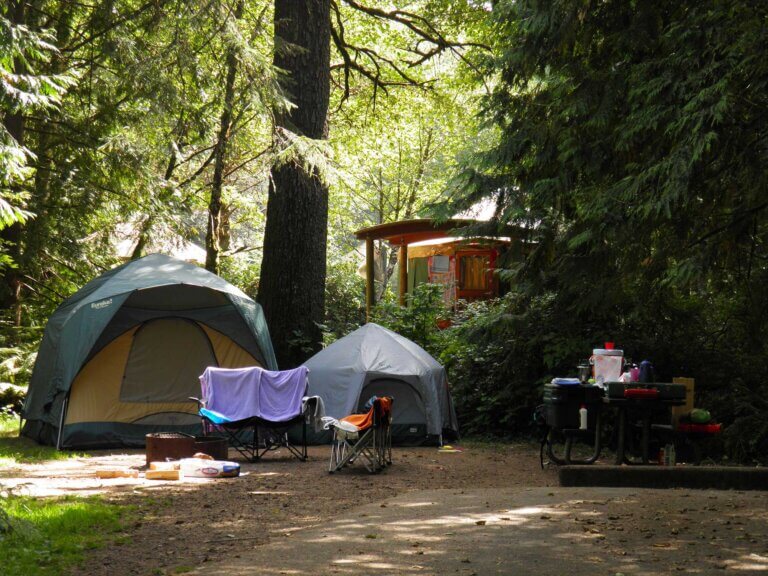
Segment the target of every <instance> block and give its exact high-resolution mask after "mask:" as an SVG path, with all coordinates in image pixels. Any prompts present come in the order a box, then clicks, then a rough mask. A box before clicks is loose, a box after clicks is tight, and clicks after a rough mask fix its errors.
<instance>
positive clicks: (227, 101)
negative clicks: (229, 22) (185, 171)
mask: <svg viewBox="0 0 768 576" xmlns="http://www.w3.org/2000/svg"><path fill="white" fill-rule="evenodd" d="M234 17H235V21H238V20H240V18H242V17H243V0H239V1H238V3H237V6H235V14H234ZM236 77H237V51H236V50H235V47H234V46H230V47H229V49H228V50H227V78H226V81H225V86H224V109H223V110H222V111H221V121H220V125H219V137H218V140H217V141H216V151H215V158H214V165H213V184H212V185H211V200H210V202H209V203H208V230H207V233H206V235H205V268H206V270H209V271H210V272H213V273H214V274H218V273H219V267H220V260H219V255H220V253H221V250H222V247H221V239H222V238H221V236H222V219H221V212H222V204H221V189H222V186H223V185H224V163H225V161H226V158H227V145H228V144H229V137H230V130H231V128H232V107H233V105H234V101H235V78H236Z"/></svg>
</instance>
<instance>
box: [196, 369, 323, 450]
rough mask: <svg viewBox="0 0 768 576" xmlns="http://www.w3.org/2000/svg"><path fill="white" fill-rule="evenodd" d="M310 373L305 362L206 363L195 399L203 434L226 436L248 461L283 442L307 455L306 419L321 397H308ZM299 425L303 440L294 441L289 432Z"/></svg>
mask: <svg viewBox="0 0 768 576" xmlns="http://www.w3.org/2000/svg"><path fill="white" fill-rule="evenodd" d="M306 375H307V369H306V368H303V367H300V368H296V369H294V370H284V371H281V372H270V371H267V370H262V369H261V368H258V367H252V368H246V369H234V370H227V369H222V368H207V369H206V371H205V372H204V373H203V375H202V376H201V377H200V382H201V387H202V391H203V393H202V398H199V399H198V398H192V399H193V400H195V401H197V402H198V413H199V415H200V417H201V419H202V423H203V435H206V436H207V435H210V434H223V435H225V436H226V437H227V438H228V439H229V443H230V445H231V446H232V447H233V448H235V449H236V450H237V451H238V452H240V454H241V455H242V456H243V457H244V458H245V459H247V460H248V461H250V462H255V461H257V460H259V459H261V458H262V457H263V456H264V455H265V454H266V453H267V452H270V451H272V450H277V449H278V448H283V447H284V448H286V449H287V450H288V451H289V452H290V453H291V454H292V455H294V456H295V457H296V458H298V459H299V460H302V461H304V460H306V459H307V419H308V416H309V415H310V414H312V413H313V411H314V406H313V402H316V401H317V400H316V398H306V397H305V396H304V394H305V393H306V389H307V377H306ZM281 395H282V397H283V399H287V402H283V401H282V399H281V398H280V396H281ZM276 396H277V397H276ZM297 425H300V426H301V443H299V444H297V443H295V442H291V439H290V438H289V435H288V431H289V430H290V429H291V428H293V427H294V426H297Z"/></svg>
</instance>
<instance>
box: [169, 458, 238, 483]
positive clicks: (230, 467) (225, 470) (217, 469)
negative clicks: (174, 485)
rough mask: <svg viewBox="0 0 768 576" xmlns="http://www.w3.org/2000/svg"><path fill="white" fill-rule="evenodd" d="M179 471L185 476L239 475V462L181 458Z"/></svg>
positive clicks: (217, 476) (214, 476)
mask: <svg viewBox="0 0 768 576" xmlns="http://www.w3.org/2000/svg"><path fill="white" fill-rule="evenodd" d="M180 462H181V473H182V474H183V475H184V476H185V477H187V478H232V477H234V476H239V475H240V464H238V463H237V462H227V461H226V460H205V459H202V458H182V459H181V461H180Z"/></svg>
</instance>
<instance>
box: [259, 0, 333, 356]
mask: <svg viewBox="0 0 768 576" xmlns="http://www.w3.org/2000/svg"><path fill="white" fill-rule="evenodd" d="M330 20H331V18H330V0H275V22H274V25H275V33H274V34H275V56H274V63H275V66H276V67H277V68H279V69H281V70H283V71H285V73H286V78H285V80H284V82H283V87H284V89H285V90H286V92H288V93H289V94H290V96H291V98H290V99H291V101H292V102H293V103H294V104H295V108H292V109H291V110H290V112H289V113H286V114H281V115H278V117H277V124H278V127H279V128H285V129H288V130H291V131H293V132H296V133H298V134H300V135H302V136H306V137H309V138H315V139H324V138H327V136H328V127H327V124H326V116H327V114H328V97H329V93H330V41H331V21H330ZM271 176H272V178H271V182H270V187H269V200H268V202H267V223H266V230H265V233H264V260H263V262H262V265H261V278H260V282H259V302H261V304H262V306H263V307H264V313H265V316H266V319H267V323H268V325H269V330H270V334H271V336H272V341H273V343H274V345H275V353H276V354H277V360H278V363H279V364H280V365H281V366H282V367H291V366H296V365H298V364H300V363H301V362H303V361H304V360H305V359H306V358H307V356H308V355H310V354H311V353H312V352H313V351H315V350H317V349H319V348H320V341H321V337H322V335H321V332H320V328H319V326H318V324H321V323H322V322H323V320H324V315H325V274H326V238H327V233H328V188H327V187H326V185H325V184H324V183H323V182H322V180H321V179H320V177H319V175H318V173H317V171H307V170H306V169H305V167H304V166H303V165H302V162H301V161H291V162H288V163H286V164H282V165H279V166H274V167H273V168H272V174H271Z"/></svg>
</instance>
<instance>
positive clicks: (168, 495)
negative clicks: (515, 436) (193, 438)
mask: <svg viewBox="0 0 768 576" xmlns="http://www.w3.org/2000/svg"><path fill="white" fill-rule="evenodd" d="M463 448H464V450H463V452H461V453H444V452H440V451H438V450H437V449H436V448H395V449H394V451H393V459H394V464H393V466H391V467H390V468H388V469H387V470H385V471H384V472H383V473H381V474H376V475H371V474H368V472H367V471H365V469H364V468H363V467H362V466H360V465H355V466H353V467H351V468H348V469H346V470H345V471H343V472H341V473H337V474H333V475H330V474H328V472H327V464H328V457H329V452H330V448H329V447H328V446H317V447H311V448H310V458H309V460H308V461H307V462H299V461H297V460H296V459H293V458H289V457H288V454H287V453H285V452H284V451H283V452H282V453H280V452H278V453H272V454H270V455H268V456H267V457H266V458H265V459H264V460H262V461H261V462H259V463H255V464H249V463H242V467H243V468H242V469H243V474H242V476H240V477H239V478H232V479H221V480H209V479H187V480H185V481H183V482H169V481H151V480H146V479H144V478H138V479H110V480H100V479H97V478H96V477H95V475H94V472H95V470H97V469H100V468H101V469H103V468H115V467H123V468H134V469H137V470H139V469H143V467H144V464H145V461H144V454H143V452H140V451H134V452H132V453H118V452H106V451H105V452H97V453H94V454H93V455H92V457H88V458H74V459H70V460H64V461H56V462H45V463H42V464H36V465H24V466H21V467H19V468H16V469H12V470H8V469H6V470H3V471H2V474H0V476H1V478H0V480H2V482H3V484H4V485H10V486H13V487H14V489H15V490H16V491H17V492H26V493H28V494H31V495H39V496H55V495H64V494H78V495H89V494H102V495H104V496H105V497H106V498H107V499H108V501H110V502H113V503H115V504H116V505H127V506H130V508H129V512H128V514H127V516H126V518H127V522H126V523H125V527H124V532H123V533H121V534H118V535H116V537H115V539H114V541H113V543H112V544H111V545H109V546H107V547H105V548H102V549H99V550H94V551H90V552H89V553H88V556H87V558H86V561H85V563H84V565H83V566H80V567H78V568H76V569H75V570H74V571H73V573H74V574H77V575H100V576H101V575H103V576H107V575H108V576H123V575H141V576H144V575H147V576H150V575H154V576H162V575H173V574H183V573H186V572H191V571H194V572H195V573H196V574H203V573H205V574H222V575H223V574H227V575H229V576H232V575H233V574H243V575H245V574H294V575H313V576H315V575H317V574H341V573H350V574H351V573H354V574H405V573H411V572H413V573H415V574H416V573H418V574H422V575H423V574H440V575H442V574H445V573H454V572H455V573H460V574H475V576H477V575H480V574H486V573H487V574H492V573H496V574H514V575H515V576H520V575H527V574H536V575H537V576H548V575H558V576H559V575H560V574H568V573H572V574H574V575H576V574H578V575H581V574H584V575H592V574H605V575H608V576H616V574H626V575H627V576H629V575H637V576H661V575H664V574H670V573H692V574H719V573H722V571H724V570H727V571H730V570H734V571H738V572H739V573H743V571H745V570H746V571H751V572H754V571H758V572H766V571H768V545H766V542H768V501H766V499H765V493H764V492H738V491H714V490H699V491H695V490H666V491H665V490H638V489H627V488H625V489H601V488H583V489H570V488H559V487H556V486H557V477H556V470H555V469H554V468H548V469H546V470H541V469H540V467H539V459H538V446H537V445H534V444H525V443H518V444H493V445H491V444H474V443H473V444H468V445H464V446H463ZM233 456H234V453H232V454H230V457H233ZM427 501H429V502H427ZM414 502H415V504H414ZM425 502H427V503H428V504H429V507H425ZM377 510H380V513H377V512H376V511H377ZM372 511H373V512H372ZM385 516H386V518H387V519H386V520H385ZM518 516H520V518H518ZM369 520H370V521H371V522H373V524H372V526H373V528H369V527H368V526H367V524H366V522H368V521H369ZM331 527H333V528H331ZM510 527H511V528H510ZM374 528H375V530H374ZM484 528H488V529H489V530H490V529H493V530H495V531H496V532H493V530H490V531H488V532H487V533H486V532H484V531H483V529H484ZM523 528H524V529H525V530H527V532H526V533H525V534H527V537H526V536H525V534H524V533H522V532H519V530H520V529H523ZM329 529H330V530H332V531H334V534H333V535H334V537H335V539H336V541H338V542H339V545H338V549H337V548H336V547H332V549H326V548H324V547H317V546H315V544H316V543H317V542H318V541H327V540H324V539H326V538H327V537H328V534H326V531H328V530H329ZM436 529H437V530H439V531H442V532H440V534H438V535H437V536H435V535H434V534H433V535H432V536H435V537H434V538H432V536H430V530H431V531H434V530H436ZM344 530H347V532H349V534H346V532H344ZM377 530H378V532H381V534H380V535H378V536H377V537H376V539H375V540H376V541H375V542H371V541H369V540H367V539H368V538H371V537H372V536H371V535H369V532H370V533H371V534H373V533H375V532H376V531H377ZM446 530H447V532H446ZM505 530H506V531H507V532H505ZM508 530H512V531H513V532H512V533H510V532H508ZM515 530H518V531H517V532H515ZM443 532H445V534H443ZM465 532H466V534H465ZM449 534H450V535H452V536H451V537H450V538H446V536H447V535H449ZM494 534H495V536H494ZM454 535H455V538H454ZM403 538H406V540H408V543H407V546H405V552H403V546H404V545H403V542H404V540H402V539H403ZM430 538H432V540H434V542H433V543H432V544H429V545H427V542H432V540H430ZM494 538H495V540H494ZM526 538H527V539H526ZM321 539H323V540H321ZM411 540H413V542H416V543H417V544H414V543H413V542H411ZM342 541H343V543H342ZM546 542H549V543H548V544H547V543H546ZM419 543H420V544H419ZM484 543H485V544H484ZM553 543H556V544H553ZM491 544H492V545H491ZM489 545H491V546H490V547H488V546H489ZM313 546H315V547H314V548H313ZM413 546H418V548H413ZM483 546H486V547H485V548H483ZM376 547H378V548H380V549H381V550H380V552H381V554H380V556H381V557H387V554H389V555H390V556H391V553H392V551H395V552H396V553H397V554H398V555H399V556H398V557H401V558H402V561H401V562H400V564H397V565H395V564H393V563H392V562H391V561H390V562H389V563H381V562H380V561H379V560H378V558H379V556H376V555H375V554H374V555H373V556H371V555H370V554H368V555H365V554H363V552H362V551H366V550H367V551H370V550H371V549H374V550H375V549H376ZM430 547H431V548H430ZM510 547H511V548H510ZM545 549H546V550H549V552H548V556H547V562H544V561H543V560H542V561H539V559H540V558H541V554H542V551H543V550H545ZM313 550H314V552H313ZM483 550H493V552H494V554H495V556H493V558H491V557H490V556H488V554H489V552H488V553H486V552H484V551H483ZM555 550H557V551H558V554H559V556H558V555H554V556H553V554H554V551H555ZM308 554H309V555H310V556H311V557H309V558H308V557H307V555H308ZM329 554H330V555H329ZM403 554H405V555H404V556H403ZM413 554H417V555H418V554H421V555H423V558H422V557H421V556H419V558H420V560H419V561H418V562H410V558H411V555H413ZM574 554H577V555H578V558H575V557H574V558H572V556H573V555H574ZM324 555H325V556H328V557H325V556H324ZM366 558H368V560H366ZM441 559H442V560H441ZM569 559H570V560H569ZM422 560H423V561H422ZM428 560H429V562H428ZM576 560H579V562H581V564H579V563H578V562H576ZM265 562H266V563H265ZM366 562H367V563H366ZM403 562H404V563H403ZM409 562H410V563H409ZM430 562H431V564H430ZM563 562H566V563H567V565H568V568H565V564H563ZM486 564H487V566H486ZM577 564H578V566H577ZM256 566H260V567H261V568H260V569H258V570H257V569H256V568H255V567H256ZM267 567H269V568H270V570H271V571H268V570H266V568H267ZM345 567H346V568H345ZM390 568H391V569H390ZM406 568H407V569H406ZM577 568H578V569H577ZM272 569H274V570H272Z"/></svg>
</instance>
